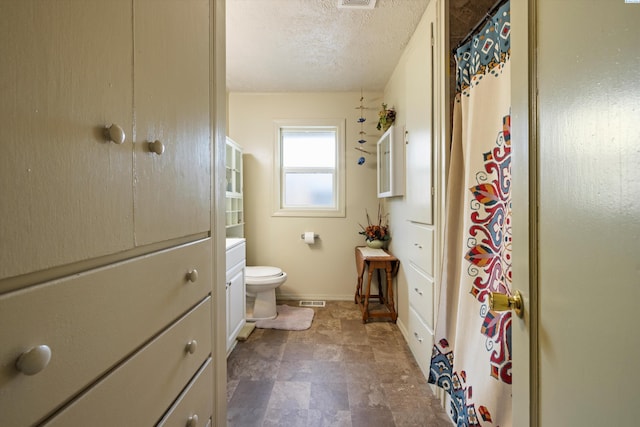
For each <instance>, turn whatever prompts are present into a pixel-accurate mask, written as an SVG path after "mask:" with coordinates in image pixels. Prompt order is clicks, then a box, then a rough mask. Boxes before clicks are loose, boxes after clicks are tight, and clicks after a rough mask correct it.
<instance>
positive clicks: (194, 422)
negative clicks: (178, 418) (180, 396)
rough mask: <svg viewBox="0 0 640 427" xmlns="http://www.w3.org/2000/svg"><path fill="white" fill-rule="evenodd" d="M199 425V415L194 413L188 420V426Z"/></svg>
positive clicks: (194, 426)
mask: <svg viewBox="0 0 640 427" xmlns="http://www.w3.org/2000/svg"><path fill="white" fill-rule="evenodd" d="M197 425H198V416H197V415H196V414H193V415H191V416H190V417H189V419H188V420H187V427H196V426H197Z"/></svg>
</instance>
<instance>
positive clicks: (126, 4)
mask: <svg viewBox="0 0 640 427" xmlns="http://www.w3.org/2000/svg"><path fill="white" fill-rule="evenodd" d="M161 5H162V6H161V7H159V6H158V3H157V2H155V1H152V0H112V1H108V2H104V1H98V0H87V1H83V2H81V3H76V2H45V3H43V2H40V1H36V0H25V1H21V2H2V3H0V27H2V28H3V29H5V30H6V33H7V34H11V36H10V37H3V38H2V39H1V40H0V55H2V57H3V58H4V60H3V66H2V67H0V81H2V82H3V83H4V84H5V85H4V86H3V87H4V88H6V90H4V89H3V96H2V97H0V114H1V115H2V117H3V126H2V127H1V129H0V140H1V141H2V142H3V149H4V155H3V156H0V194H2V196H1V197H2V199H1V202H0V216H1V217H2V221H0V241H2V245H3V247H2V250H0V280H1V279H3V278H10V277H15V276H19V275H22V274H26V273H30V272H33V271H39V270H46V269H49V268H52V267H58V266H63V265H66V264H70V263H73V262H77V261H83V260H89V259H93V258H96V257H100V256H104V255H111V254H116V253H120V252H123V251H126V250H130V249H133V248H134V247H140V246H145V245H148V244H151V243H157V242H166V241H168V240H170V239H175V238H180V237H183V236H189V235H195V234H197V233H206V232H208V230H209V229H210V228H211V227H210V217H211V214H210V205H211V196H210V194H211V179H210V176H211V126H210V109H209V92H210V91H209V81H210V75H209V2H208V0H188V1H186V2H185V1H179V0H171V1H163V2H162V3H161ZM132 9H133V10H135V11H134V12H132ZM112 125H113V128H112V130H113V132H111V135H110V136H109V133H108V132H106V128H107V127H111V126H112ZM116 129H117V130H119V131H116ZM122 136H123V140H120V139H119V137H122ZM114 140H115V141H114ZM150 143H153V145H152V144H150ZM0 290H2V289H1V287H0Z"/></svg>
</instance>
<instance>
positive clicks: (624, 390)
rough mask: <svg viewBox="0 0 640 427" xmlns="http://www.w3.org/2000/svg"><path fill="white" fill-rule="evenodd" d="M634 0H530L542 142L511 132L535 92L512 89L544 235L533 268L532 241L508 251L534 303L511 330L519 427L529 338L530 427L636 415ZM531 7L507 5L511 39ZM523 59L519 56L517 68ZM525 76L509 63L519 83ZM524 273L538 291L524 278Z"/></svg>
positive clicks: (639, 151)
mask: <svg viewBox="0 0 640 427" xmlns="http://www.w3.org/2000/svg"><path fill="white" fill-rule="evenodd" d="M531 1H533V0H529V2H531ZM626 1H627V2H628V3H627V2H625V0H561V1H560V0H537V1H535V3H536V14H537V17H535V20H532V22H535V34H536V40H537V41H536V43H535V44H536V45H537V46H533V45H532V46H531V50H530V51H529V52H531V53H533V52H536V54H537V57H536V58H535V61H533V62H534V63H535V65H536V67H537V72H536V76H535V77H536V78H535V79H533V81H534V82H535V84H536V85H537V97H536V98H532V99H533V101H535V103H531V105H532V108H533V111H534V112H535V113H536V114H535V115H534V116H532V117H537V125H536V126H534V132H533V133H532V135H533V138H532V140H533V141H537V142H534V143H532V145H531V147H532V148H535V149H534V150H532V151H530V153H532V154H531V156H530V157H529V150H527V147H526V138H525V139H524V140H523V139H520V141H519V142H518V140H517V136H516V134H515V133H516V132H520V135H525V134H526V122H527V115H526V113H523V111H524V109H523V108H522V107H523V105H522V102H523V100H525V102H526V99H527V91H526V89H524V90H523V89H521V90H519V91H517V90H516V91H514V94H513V96H514V98H513V107H514V111H513V112H514V117H513V123H514V135H512V136H513V140H514V144H515V147H514V151H516V154H515V161H514V165H513V167H514V181H515V183H514V186H515V188H514V191H513V193H514V194H516V192H517V191H518V190H522V192H521V195H520V196H522V193H523V192H524V193H526V192H527V188H528V183H529V182H530V183H531V184H532V187H530V188H531V189H532V191H531V194H534V195H535V196H536V197H534V198H533V202H534V203H532V204H531V206H535V205H536V204H537V213H536V210H535V209H533V208H532V209H531V212H533V213H532V214H531V215H532V217H533V220H532V221H531V222H530V225H531V230H532V234H531V236H532V237H533V238H532V239H531V241H534V242H535V241H537V247H535V246H532V250H531V252H530V253H532V254H534V256H532V257H531V262H529V260H528V259H527V250H526V248H525V249H524V250H522V247H518V246H516V247H514V262H515V264H516V268H514V284H515V286H516V287H517V288H520V289H521V290H523V291H524V294H525V302H526V306H525V308H526V309H527V310H531V309H532V307H531V306H530V304H529V302H531V305H533V306H534V308H533V310H534V316H533V319H531V318H525V321H522V320H520V321H517V322H516V324H515V327H514V330H513V340H514V347H515V353H514V366H516V368H515V372H514V387H513V396H514V424H515V425H529V420H528V416H527V414H526V412H527V410H528V409H527V407H526V404H525V405H521V403H522V402H526V401H527V399H524V400H523V397H525V396H526V397H527V398H528V397H529V382H528V378H525V377H526V376H527V372H526V371H525V372H522V371H521V369H522V367H523V366H526V365H527V363H528V358H527V354H524V355H523V354H518V349H520V350H522V349H525V350H526V348H527V343H528V341H529V339H532V341H531V342H532V343H533V344H534V345H532V349H531V355H532V356H531V357H532V358H531V372H532V373H533V377H532V384H533V387H532V388H531V390H534V391H533V392H532V393H531V396H530V397H531V399H530V400H531V402H534V406H532V407H531V417H532V418H531V419H532V420H533V422H532V423H531V425H540V426H623V425H637V422H638V421H637V419H638V417H637V415H636V412H637V410H636V406H637V397H638V396H639V395H640V394H639V393H638V391H637V384H638V383H639V381H640V374H639V373H638V372H639V371H638V369H637V364H638V361H640V331H638V326H639V325H640V310H638V308H639V307H640V260H639V257H638V249H640V45H639V44H638V40H640V4H634V3H632V2H631V0H626ZM526 3H528V1H527V0H516V1H512V13H513V15H512V27H513V28H514V34H513V38H514V41H515V45H519V44H521V43H523V42H524V38H523V36H526V34H524V32H523V31H520V30H516V28H517V26H518V25H520V26H522V25H525V26H526V22H527V21H526V19H527V14H528V12H527V7H526ZM516 37H520V38H519V39H516ZM515 47H516V46H514V52H516V51H515ZM516 55H517V54H514V58H516ZM526 62H527V59H526V58H523V57H522V56H520V57H519V59H517V60H516V65H517V64H520V66H522V64H526ZM514 68H515V67H514ZM525 72H526V67H525V68H524V69H523V68H519V69H518V71H516V70H515V69H514V75H516V77H514V86H515V82H516V81H517V80H518V79H520V80H521V81H522V78H523V75H524V74H523V73H525ZM516 73H519V74H516ZM532 123H533V122H532ZM536 133H537V136H536ZM518 144H520V146H519V148H518ZM536 149H537V152H536ZM518 150H519V151H520V152H519V153H517V151H518ZM529 158H531V159H533V163H532V164H531V167H530V168H529V171H530V173H531V178H530V180H529V179H528V177H527V176H526V170H527V163H528V159H529ZM518 162H519V163H518ZM536 163H537V166H536ZM517 166H519V167H520V169H518V168H517ZM523 171H524V172H523ZM527 209H528V207H527V200H526V197H525V198H523V197H519V198H518V199H515V200H514V206H513V210H514V218H513V224H514V242H515V241H516V235H519V236H522V237H523V240H524V241H526V239H527V236H528V234H527V233H528V231H527V227H526V225H525V223H523V222H522V221H519V220H520V219H522V218H523V217H526V211H527ZM523 211H525V213H524V214H523ZM516 212H518V214H516ZM536 216H537V221H536V219H535V217H536ZM521 242H522V241H521ZM519 249H520V250H521V251H520V252H518V250H519ZM518 257H519V258H518ZM527 270H528V271H529V277H531V278H532V280H531V283H532V285H531V292H529V289H528V284H527V283H526V279H525V278H524V276H522V275H520V276H519V277H520V279H518V276H517V274H518V273H519V272H520V273H522V272H523V271H524V272H526V271H527ZM536 305H537V309H536V308H535V306H536ZM536 313H537V316H536V315H535V314H536ZM536 317H537V321H536ZM536 328H537V330H536ZM519 356H523V358H522V359H520V358H519ZM518 365H519V366H518ZM518 377H519V378H520V379H521V381H518V380H517V378H518ZM535 390H537V391H535ZM536 402H537V406H536Z"/></svg>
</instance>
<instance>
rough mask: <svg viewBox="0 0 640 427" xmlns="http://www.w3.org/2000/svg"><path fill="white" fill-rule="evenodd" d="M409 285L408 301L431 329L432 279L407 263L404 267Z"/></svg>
mask: <svg viewBox="0 0 640 427" xmlns="http://www.w3.org/2000/svg"><path fill="white" fill-rule="evenodd" d="M405 274H406V276H407V284H408V287H409V303H410V304H411V306H412V307H413V309H414V310H415V311H416V313H417V314H418V316H420V317H421V318H422V321H423V322H424V323H425V324H426V325H427V327H428V328H429V329H430V330H431V331H433V329H434V328H433V304H434V301H433V299H434V286H433V280H432V279H430V278H428V277H427V276H425V275H424V274H423V273H422V272H420V271H419V270H417V269H416V268H414V267H413V266H412V265H409V267H407V268H406V269H405Z"/></svg>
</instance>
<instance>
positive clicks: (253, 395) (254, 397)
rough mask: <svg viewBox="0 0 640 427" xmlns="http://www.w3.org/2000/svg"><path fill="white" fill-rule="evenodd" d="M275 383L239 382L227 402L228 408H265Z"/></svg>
mask: <svg viewBox="0 0 640 427" xmlns="http://www.w3.org/2000/svg"><path fill="white" fill-rule="evenodd" d="M274 383H275V381H251V380H241V381H239V382H238V385H237V387H236V390H235V391H234V393H233V396H232V397H231V400H230V401H229V408H266V407H267V404H268V403H269V399H270V398H271V392H272V390H273V385H274Z"/></svg>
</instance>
